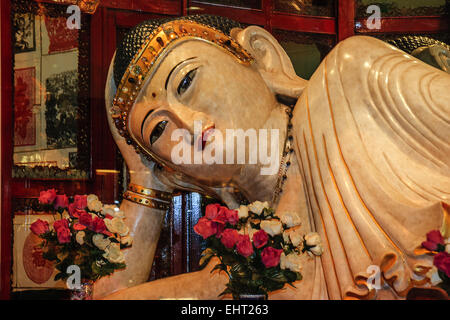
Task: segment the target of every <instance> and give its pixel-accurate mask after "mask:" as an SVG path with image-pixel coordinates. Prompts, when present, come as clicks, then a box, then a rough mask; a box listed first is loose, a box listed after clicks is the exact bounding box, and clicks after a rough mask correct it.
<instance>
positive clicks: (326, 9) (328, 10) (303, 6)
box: [274, 0, 335, 17]
mask: <svg viewBox="0 0 450 320" xmlns="http://www.w3.org/2000/svg"><path fill="white" fill-rule="evenodd" d="M334 3H335V1H333V0H274V10H275V11H281V12H288V13H294V14H302V15H309V16H325V17H334V16H335V6H334Z"/></svg>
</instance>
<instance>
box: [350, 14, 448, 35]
mask: <svg viewBox="0 0 450 320" xmlns="http://www.w3.org/2000/svg"><path fill="white" fill-rule="evenodd" d="M380 22H381V28H380V29H368V28H367V19H358V20H356V21H355V24H356V31H357V32H358V33H418V32H423V33H434V32H440V31H447V32H448V30H449V27H450V23H449V20H448V18H446V17H441V16H432V17H426V16H423V17H386V18H384V17H382V18H381V21H380Z"/></svg>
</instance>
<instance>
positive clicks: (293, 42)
mask: <svg viewBox="0 0 450 320" xmlns="http://www.w3.org/2000/svg"><path fill="white" fill-rule="evenodd" d="M273 33H274V35H275V37H276V38H277V39H278V41H279V42H280V44H281V46H282V47H283V48H284V50H285V51H286V53H287V54H288V56H289V58H291V61H292V64H293V65H294V69H295V72H296V73H297V75H298V76H300V77H302V78H303V79H307V80H308V79H309V78H310V77H311V75H312V74H313V73H314V71H315V70H316V69H317V67H318V66H319V64H320V62H321V61H322V59H323V58H324V57H325V56H326V55H327V54H328V52H330V50H331V49H332V48H333V46H334V45H335V38H334V36H325V35H318V34H310V33H300V32H295V31H285V30H274V32H273Z"/></svg>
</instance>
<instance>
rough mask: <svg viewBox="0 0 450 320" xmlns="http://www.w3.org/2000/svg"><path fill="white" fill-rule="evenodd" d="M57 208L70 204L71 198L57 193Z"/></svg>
mask: <svg viewBox="0 0 450 320" xmlns="http://www.w3.org/2000/svg"><path fill="white" fill-rule="evenodd" d="M54 205H55V209H59V208H67V207H68V206H69V198H67V196H66V195H65V194H63V195H57V196H56V198H55V204H54Z"/></svg>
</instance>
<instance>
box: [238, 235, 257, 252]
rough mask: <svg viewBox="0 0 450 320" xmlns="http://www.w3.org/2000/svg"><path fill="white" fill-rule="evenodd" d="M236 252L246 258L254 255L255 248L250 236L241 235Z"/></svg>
mask: <svg viewBox="0 0 450 320" xmlns="http://www.w3.org/2000/svg"><path fill="white" fill-rule="evenodd" d="M236 250H237V252H238V253H239V254H240V255H241V256H244V257H246V258H247V257H248V256H250V255H252V254H253V246H252V243H251V242H250V237H249V236H248V235H241V236H240V237H239V240H238V241H237V243H236Z"/></svg>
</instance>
